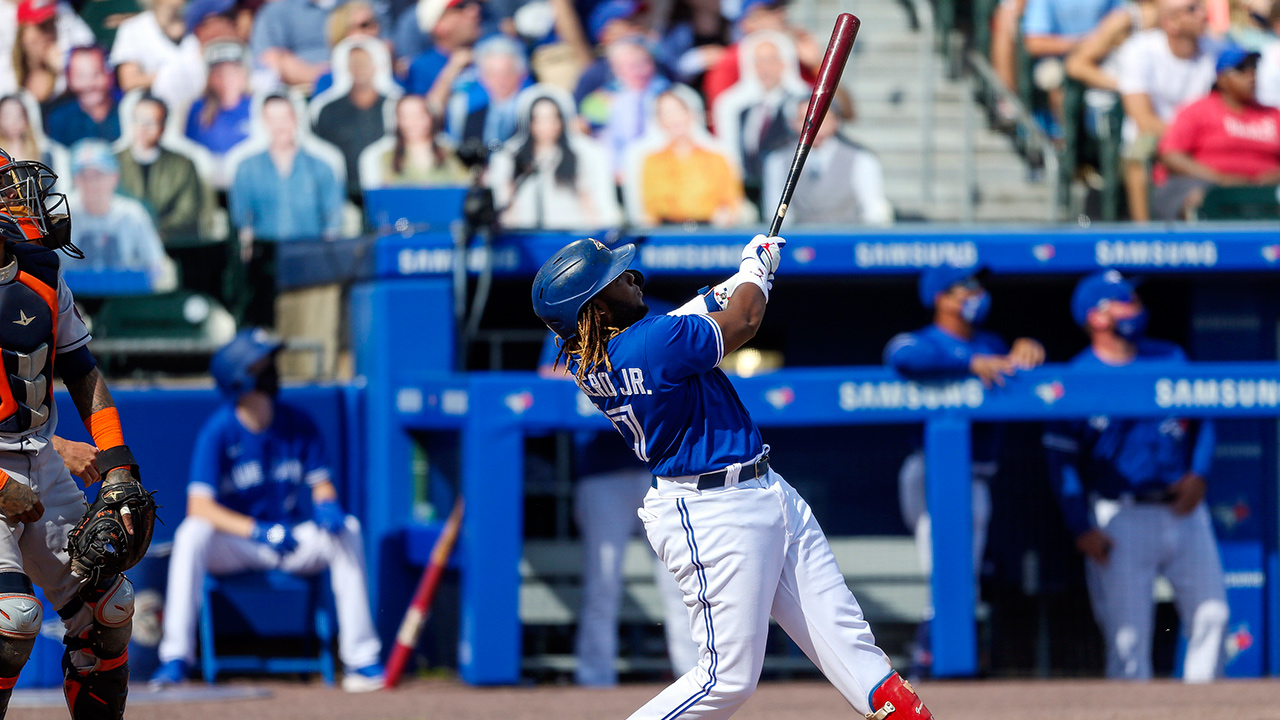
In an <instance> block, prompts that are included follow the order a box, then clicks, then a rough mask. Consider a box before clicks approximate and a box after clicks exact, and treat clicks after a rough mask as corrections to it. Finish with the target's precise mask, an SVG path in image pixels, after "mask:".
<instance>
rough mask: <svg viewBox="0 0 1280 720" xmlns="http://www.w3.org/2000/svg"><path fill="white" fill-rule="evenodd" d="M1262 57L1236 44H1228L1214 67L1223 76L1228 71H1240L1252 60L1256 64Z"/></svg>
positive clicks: (1219, 54) (1220, 53)
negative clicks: (1241, 67)
mask: <svg viewBox="0 0 1280 720" xmlns="http://www.w3.org/2000/svg"><path fill="white" fill-rule="evenodd" d="M1260 57H1262V55H1260V54H1259V53H1256V52H1251V51H1249V50H1245V49H1244V48H1242V47H1240V46H1239V45H1236V44H1235V43H1227V44H1226V45H1224V46H1223V48H1222V50H1220V51H1219V52H1218V62H1217V63H1216V64H1215V65H1214V68H1215V69H1216V70H1217V71H1218V74H1219V75H1221V74H1222V73H1224V72H1226V71H1228V70H1238V69H1240V66H1242V65H1244V64H1245V63H1247V62H1249V61H1250V60H1252V61H1253V62H1255V63H1256V62H1258V58H1260Z"/></svg>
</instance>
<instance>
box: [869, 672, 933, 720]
mask: <svg viewBox="0 0 1280 720" xmlns="http://www.w3.org/2000/svg"><path fill="white" fill-rule="evenodd" d="M870 700H871V712H869V713H867V720H885V719H886V718H888V719H889V720H930V718H932V717H933V713H931V712H929V708H927V707H925V706H924V701H923V700H921V699H920V696H919V695H916V691H915V688H913V687H911V683H909V682H907V681H906V680H903V679H902V676H901V675H899V674H898V673H897V672H896V671H895V672H891V673H889V677H887V678H885V679H884V680H881V681H880V684H879V685H877V686H876V687H875V689H874V690H872V691H871V697H870Z"/></svg>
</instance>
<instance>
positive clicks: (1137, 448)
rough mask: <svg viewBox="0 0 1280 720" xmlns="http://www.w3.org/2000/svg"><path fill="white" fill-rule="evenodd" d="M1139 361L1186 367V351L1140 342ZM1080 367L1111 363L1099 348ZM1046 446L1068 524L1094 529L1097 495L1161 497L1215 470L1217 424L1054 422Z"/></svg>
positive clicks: (1106, 420)
mask: <svg viewBox="0 0 1280 720" xmlns="http://www.w3.org/2000/svg"><path fill="white" fill-rule="evenodd" d="M1137 347H1138V357H1137V359H1136V360H1134V362H1136V363H1167V364H1175V365H1185V364H1186V362H1187V358H1186V355H1185V354H1184V353H1183V352H1182V348H1180V347H1178V346H1177V345H1174V344H1173V343H1170V342H1165V341H1162V340H1142V341H1140V342H1139V343H1138V346H1137ZM1072 365H1073V366H1075V367H1079V368H1087V369H1090V370H1099V371H1105V370H1106V369H1107V368H1109V367H1111V366H1110V365H1107V364H1106V363H1104V362H1102V360H1100V359H1099V358H1098V356H1097V355H1095V354H1094V352H1093V350H1092V349H1090V350H1085V351H1084V352H1083V353H1081V354H1080V355H1078V356H1076V358H1075V359H1074V360H1073V361H1072ZM1044 447H1045V451H1046V457H1047V459H1048V462H1049V479H1050V482H1052V483H1053V489H1054V493H1055V494H1056V495H1057V497H1058V502H1059V503H1060V504H1061V506H1062V513H1063V517H1064V518H1065V519H1066V522H1067V526H1068V527H1069V528H1071V530H1072V532H1074V533H1076V534H1077V535H1078V534H1080V533H1083V532H1084V531H1086V530H1088V529H1089V527H1090V523H1089V509H1088V502H1089V496H1091V495H1097V496H1099V497H1103V498H1110V499H1117V498H1119V497H1120V496H1121V495H1124V494H1126V493H1128V494H1132V495H1134V496H1135V497H1138V498H1149V499H1155V500H1159V499H1160V498H1161V497H1162V495H1163V494H1164V493H1165V492H1166V491H1167V489H1168V487H1169V485H1170V484H1172V483H1174V482H1176V481H1177V480H1179V479H1180V478H1181V477H1182V476H1183V475H1185V474H1186V473H1187V472H1188V471H1193V472H1196V473H1198V474H1200V475H1208V474H1209V471H1210V469H1211V467H1212V465H1213V447H1214V427H1213V423H1212V422H1211V421H1208V420H1187V419H1185V418H1178V417H1174V416H1168V417H1161V418H1139V419H1125V418H1109V417H1106V416H1104V415H1099V416H1095V417H1091V418H1088V419H1087V420H1078V421H1071V422H1055V423H1049V424H1048V425H1047V426H1046V427H1045V434H1044Z"/></svg>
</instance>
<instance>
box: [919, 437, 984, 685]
mask: <svg viewBox="0 0 1280 720" xmlns="http://www.w3.org/2000/svg"><path fill="white" fill-rule="evenodd" d="M924 436H925V442H924V447H925V486H926V488H927V500H928V506H929V517H930V519H931V524H932V532H933V573H932V593H933V612H934V614H933V624H932V627H931V628H930V629H931V632H930V641H931V643H932V645H933V647H932V650H933V675H934V676H935V677H971V676H973V675H975V674H976V673H977V670H978V651H977V647H978V643H977V629H976V623H975V621H974V601H975V600H976V598H977V584H976V577H977V576H976V574H975V573H974V567H973V470H972V462H971V460H970V451H969V421H968V420H966V419H965V418H961V417H955V416H951V415H942V416H938V417H934V418H931V419H930V420H928V421H926V422H925V430H924Z"/></svg>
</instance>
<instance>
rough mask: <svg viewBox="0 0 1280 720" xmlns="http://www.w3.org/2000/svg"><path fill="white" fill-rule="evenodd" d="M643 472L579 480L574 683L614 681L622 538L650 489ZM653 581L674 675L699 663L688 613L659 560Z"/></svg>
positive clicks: (633, 530)
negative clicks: (579, 569) (579, 564)
mask: <svg viewBox="0 0 1280 720" xmlns="http://www.w3.org/2000/svg"><path fill="white" fill-rule="evenodd" d="M652 480H653V476H652V475H650V474H649V471H648V470H645V469H644V468H639V469H635V470H619V471H617V472H612V473H602V474H600V475H590V476H587V477H583V478H581V479H579V481H578V483H577V485H576V486H575V488H574V515H575V517H576V519H577V521H578V531H579V532H580V533H581V536H582V554H583V567H582V607H581V608H580V609H579V611H578V636H577V638H576V649H575V654H576V655H577V661H578V667H577V670H576V671H575V673H574V675H575V680H576V681H577V683H578V684H579V685H594V686H606V687H607V686H611V685H616V684H617V683H618V671H617V667H616V665H615V662H614V661H615V659H616V658H617V656H618V611H619V608H620V607H621V605H622V585H623V575H622V561H623V557H624V555H625V554H626V548H627V542H628V541H629V540H630V539H631V537H632V536H633V535H635V534H636V531H637V530H639V528H640V522H639V519H638V518H637V517H636V508H638V507H640V503H641V502H642V501H643V500H644V495H645V493H646V492H648V491H649V486H650V484H651V482H652ZM653 581H654V584H655V585H656V586H657V588H658V592H659V594H660V595H661V597H662V609H663V613H664V616H665V622H664V623H663V629H664V630H665V632H666V636H667V655H668V657H670V659H671V670H672V672H673V673H674V674H675V675H676V676H677V677H678V676H680V675H683V674H685V673H686V672H688V671H690V670H692V669H693V667H694V666H695V665H697V664H698V646H697V645H696V644H695V643H694V642H693V638H692V637H690V635H689V611H688V610H687V609H686V608H685V606H684V598H683V597H682V595H681V594H680V586H679V585H677V584H676V580H675V578H674V577H673V576H672V575H671V573H669V572H667V568H666V567H664V566H663V565H662V563H661V562H658V561H656V560H655V561H654V563H653Z"/></svg>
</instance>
